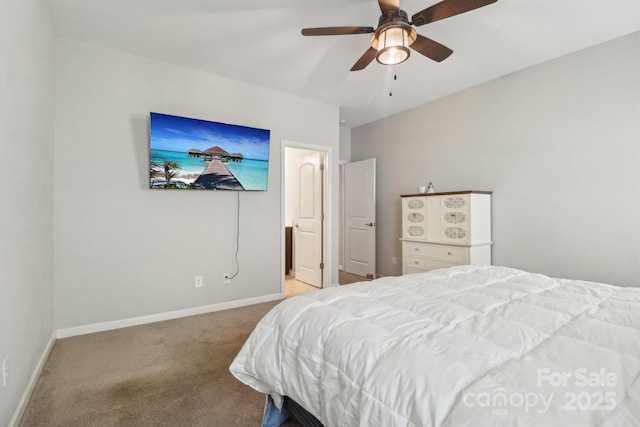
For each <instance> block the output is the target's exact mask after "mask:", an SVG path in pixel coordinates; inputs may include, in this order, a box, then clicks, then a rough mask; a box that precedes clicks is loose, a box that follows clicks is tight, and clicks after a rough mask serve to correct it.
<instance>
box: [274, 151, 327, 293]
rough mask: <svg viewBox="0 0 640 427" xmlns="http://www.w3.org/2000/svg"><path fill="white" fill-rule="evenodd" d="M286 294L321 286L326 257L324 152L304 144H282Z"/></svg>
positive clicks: (284, 290)
mask: <svg viewBox="0 0 640 427" xmlns="http://www.w3.org/2000/svg"><path fill="white" fill-rule="evenodd" d="M283 152H284V154H283V168H282V170H283V205H284V206H283V207H284V215H283V216H284V224H283V227H284V230H283V233H284V235H285V262H284V269H285V280H284V284H283V288H284V289H283V292H284V294H285V296H287V297H289V296H293V295H297V294H300V293H304V292H309V291H312V290H316V289H319V288H322V287H324V284H325V283H326V280H327V277H326V275H327V274H328V273H327V272H326V270H325V268H324V267H325V260H326V259H327V252H328V251H327V234H328V233H327V231H326V230H327V226H326V215H325V214H326V213H327V199H328V198H327V188H328V187H327V180H328V179H327V173H325V172H326V170H327V161H328V157H329V156H328V155H327V151H322V150H320V149H319V148H318V147H314V146H307V145H304V144H289V143H286V144H285V145H284V147H283Z"/></svg>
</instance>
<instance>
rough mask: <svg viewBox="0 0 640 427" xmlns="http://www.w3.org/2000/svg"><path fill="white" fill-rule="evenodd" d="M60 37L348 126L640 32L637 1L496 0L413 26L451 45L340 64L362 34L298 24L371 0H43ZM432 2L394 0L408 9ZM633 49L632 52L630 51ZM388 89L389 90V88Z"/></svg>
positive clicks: (363, 10) (374, 15) (366, 17)
mask: <svg viewBox="0 0 640 427" xmlns="http://www.w3.org/2000/svg"><path fill="white" fill-rule="evenodd" d="M49 3H50V5H51V9H52V13H53V16H54V22H55V27H56V31H57V33H58V34H60V35H62V36H65V37H69V38H73V39H78V40H83V41H86V42H90V43H95V44H99V45H103V46H107V47H112V48H116V49H119V50H122V51H126V52H131V53H134V54H139V55H142V56H146V57H149V58H155V59H159V60H162V61H165V62H169V63H173V64H178V65H181V66H184V67H189V68H194V69H199V70H203V71H207V72H210V73H213V74H217V75H219V76H223V77H227V78H230V79H233V80H238V81H242V82H246V83H249V84H252V85H257V86H261V87H265V88H271V89H275V90H278V91H283V92H289V93H293V94H297V95H299V96H302V97H306V98H311V99H315V100H318V101H322V102H326V103H330V104H335V105H339V106H340V117H341V119H343V120H345V121H346V123H347V126H349V127H356V126H360V125H362V124H365V123H368V122H371V121H373V120H377V119H379V118H382V117H386V116H389V115H391V114H395V113H398V112H400V111H403V110H406V109H408V108H412V107H415V106H417V105H421V104H424V103H425V102H428V101H431V100H434V99H436V98H439V97H442V96H445V95H448V94H451V93H454V92H457V91H460V90H462V89H465V88H468V87H471V86H474V85H477V84H479V83H482V82H485V81H488V80H492V79H495V78H497V77H500V76H503V75H505V74H509V73H511V72H514V71H517V70H520V69H523V68H526V67H530V66H532V65H535V64H538V63H541V62H545V61H548V60H550V59H553V58H557V57H559V56H563V55H566V54H569V53H571V52H575V51H577V50H580V49H583V48H586V47H589V46H593V45H596V44H599V43H602V42H604V41H607V40H611V39H614V38H617V37H620V36H623V35H626V34H629V33H632V32H636V31H640V1H638V0H498V2H497V3H494V4H491V5H489V6H486V7H483V8H480V9H477V10H474V11H471V12H468V13H465V14H462V15H458V16H455V17H451V18H448V19H445V20H442V21H438V22H434V23H432V24H427V25H424V26H421V27H417V30H418V33H419V34H422V35H424V36H427V37H429V38H432V39H434V40H436V41H438V42H440V43H442V44H444V45H445V46H447V47H449V48H451V49H452V50H453V51H454V53H453V55H451V56H450V57H449V58H448V59H446V60H445V61H444V62H442V63H436V62H434V61H432V60H430V59H427V58H425V57H423V56H421V55H420V54H418V53H417V52H413V53H412V55H411V57H410V58H409V59H408V60H407V62H405V63H403V64H400V65H398V66H397V67H396V71H397V76H398V79H397V80H396V81H394V80H393V78H392V67H386V66H382V65H380V64H378V63H377V62H375V61H373V62H372V63H371V64H370V65H369V66H368V67H367V68H366V69H365V70H363V71H357V72H350V71H349V69H350V68H351V66H352V65H353V64H354V63H355V62H356V60H357V59H358V58H359V57H360V56H361V55H362V54H363V53H364V51H365V50H366V49H367V48H368V47H369V35H368V34H362V35H346V36H326V37H303V36H302V35H301V34H300V30H301V29H302V28H305V27H323V26H342V25H360V26H370V27H374V28H375V27H376V26H377V22H378V18H379V15H380V9H379V7H378V4H377V2H376V0H314V1H312V0H233V1H231V0H228V1H221V0H49ZM435 3H437V1H434V0H401V3H400V5H401V8H402V9H403V10H405V11H406V12H407V13H408V14H409V17H411V15H412V14H414V13H416V12H418V11H420V10H422V9H424V8H426V7H428V6H431V5H432V4H435ZM629 54H630V55H638V52H629ZM390 89H391V90H392V91H393V96H389V91H390Z"/></svg>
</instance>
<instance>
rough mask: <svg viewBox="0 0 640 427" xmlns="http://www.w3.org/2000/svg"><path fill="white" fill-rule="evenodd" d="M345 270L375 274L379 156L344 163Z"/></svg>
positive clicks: (361, 274) (366, 274) (362, 274)
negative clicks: (377, 159)
mask: <svg viewBox="0 0 640 427" xmlns="http://www.w3.org/2000/svg"><path fill="white" fill-rule="evenodd" d="M344 213H345V218H344V271H346V272H347V273H353V274H357V275H360V276H368V275H371V276H370V277H375V273H376V159H369V160H362V161H359V162H353V163H347V164H346V165H344Z"/></svg>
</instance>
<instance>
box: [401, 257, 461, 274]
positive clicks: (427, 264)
mask: <svg viewBox="0 0 640 427" xmlns="http://www.w3.org/2000/svg"><path fill="white" fill-rule="evenodd" d="M455 265H461V263H456V262H447V261H440V260H437V259H429V258H421V257H417V256H407V257H406V258H405V259H404V268H405V271H406V272H407V273H417V272H422V271H429V270H435V269H436V268H446V267H453V266H455Z"/></svg>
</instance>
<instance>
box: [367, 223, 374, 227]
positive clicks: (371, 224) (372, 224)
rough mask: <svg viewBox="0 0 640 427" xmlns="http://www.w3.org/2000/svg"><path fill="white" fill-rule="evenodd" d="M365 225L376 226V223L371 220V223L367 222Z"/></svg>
mask: <svg viewBox="0 0 640 427" xmlns="http://www.w3.org/2000/svg"><path fill="white" fill-rule="evenodd" d="M365 225H367V226H369V227H375V226H376V223H375V222H370V223H369V224H365Z"/></svg>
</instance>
